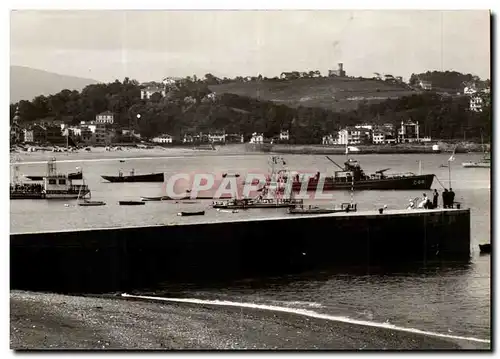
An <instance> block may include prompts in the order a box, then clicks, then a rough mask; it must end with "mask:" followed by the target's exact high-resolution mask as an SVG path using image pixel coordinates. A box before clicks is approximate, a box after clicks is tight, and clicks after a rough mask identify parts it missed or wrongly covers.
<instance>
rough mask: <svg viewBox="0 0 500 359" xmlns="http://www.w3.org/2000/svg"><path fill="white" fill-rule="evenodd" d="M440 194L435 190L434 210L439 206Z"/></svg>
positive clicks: (433, 198)
mask: <svg viewBox="0 0 500 359" xmlns="http://www.w3.org/2000/svg"><path fill="white" fill-rule="evenodd" d="M438 199H439V193H438V191H437V189H435V190H434V197H432V208H437V206H438Z"/></svg>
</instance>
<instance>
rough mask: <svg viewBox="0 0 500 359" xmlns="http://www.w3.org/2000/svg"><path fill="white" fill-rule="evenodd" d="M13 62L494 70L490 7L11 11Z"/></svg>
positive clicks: (202, 70)
mask: <svg viewBox="0 0 500 359" xmlns="http://www.w3.org/2000/svg"><path fill="white" fill-rule="evenodd" d="M10 19H11V26H10V29H11V33H10V46H11V52H10V61H11V65H19V66H28V67H32V68H37V69H41V70H46V71H50V72H56V73H60V74H65V75H72V76H78V77H85V78H91V79H94V80H98V81H104V82H108V81H114V80H115V79H120V80H122V79H123V78H125V77H129V78H132V79H137V80H138V81H140V82H145V81H151V80H156V81H161V79H163V78H164V77H166V76H192V75H194V74H195V75H197V76H198V77H204V75H205V74H206V73H212V74H214V75H215V76H218V77H224V76H227V77H235V76H257V75H258V74H262V75H263V76H267V77H274V76H279V74H280V73H281V72H283V71H294V70H296V71H310V70H320V71H321V72H322V73H324V74H326V73H327V72H328V69H336V68H337V63H339V62H342V63H343V64H344V69H345V71H346V72H347V75H350V76H369V77H371V76H373V73H375V72H377V73H380V74H391V75H393V76H402V77H403V78H404V79H408V78H409V76H410V75H411V73H419V72H425V71H428V70H439V71H441V70H442V71H446V70H450V71H451V70H455V71H459V72H463V73H472V74H475V75H478V76H480V77H481V78H483V79H486V78H490V14H489V12H488V11H486V10H448V11H437V10H411V11H410V10H397V11H396V10H395V11H387V10H371V11H359V10H356V11H347V10H312V11H292V10H282V11H269V10H261V11H248V10H245V11H244V10H239V11H209V10H191V11H179V10H177V11H176V10H171V11H153V10H131V11H125V10H109V11H106V10H88V11H76V10H68V11H51V10H42V11H32V10H21V11H12V12H11V16H10Z"/></svg>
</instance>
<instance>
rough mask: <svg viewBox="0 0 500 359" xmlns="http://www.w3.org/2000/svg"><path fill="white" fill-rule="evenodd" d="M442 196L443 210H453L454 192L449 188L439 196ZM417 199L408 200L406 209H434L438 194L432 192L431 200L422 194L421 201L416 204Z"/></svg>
mask: <svg viewBox="0 0 500 359" xmlns="http://www.w3.org/2000/svg"><path fill="white" fill-rule="evenodd" d="M441 196H442V202H443V208H453V204H454V203H455V192H453V189H452V188H451V187H450V189H449V190H448V189H447V188H445V189H444V191H443V193H442V194H441ZM417 200H418V199H410V204H409V206H408V209H415V208H424V209H434V208H438V205H439V203H438V201H439V192H438V190H437V189H435V190H434V192H433V194H432V200H431V199H430V198H429V197H428V196H427V194H426V193H424V194H423V196H422V200H421V201H420V202H418V204H417Z"/></svg>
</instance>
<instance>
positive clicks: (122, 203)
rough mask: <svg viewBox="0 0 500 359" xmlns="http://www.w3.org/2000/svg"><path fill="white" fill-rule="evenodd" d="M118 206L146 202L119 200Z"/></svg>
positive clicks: (136, 204)
mask: <svg viewBox="0 0 500 359" xmlns="http://www.w3.org/2000/svg"><path fill="white" fill-rule="evenodd" d="M118 203H119V204H120V206H140V205H144V204H146V202H142V201H119V202H118Z"/></svg>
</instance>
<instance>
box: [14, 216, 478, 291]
mask: <svg viewBox="0 0 500 359" xmlns="http://www.w3.org/2000/svg"><path fill="white" fill-rule="evenodd" d="M469 258H470V210H468V209H462V210H459V209H449V210H413V211H405V210H404V211H388V212H384V213H383V214H379V213H378V212H377V213H374V212H357V213H337V214H331V215H320V216H308V215H305V216H289V217H282V218H269V219H265V220H263V219H258V220H236V221H225V222H200V223H196V224H177V225H161V226H147V227H125V228H108V229H83V230H72V231H63V232H36V233H18V234H11V235H10V271H11V282H10V283H11V289H28V290H46V291H55V292H64V293H100V292H113V291H130V290H132V289H138V288H144V287H147V286H154V285H155V284H157V283H159V282H168V281H194V282H212V281H216V280H231V279H239V278H246V277H255V276H267V275H280V274H289V273H297V272H301V271H304V270H312V269H316V268H322V267H332V266H337V265H339V266H340V265H361V266H373V265H380V264H388V263H398V262H408V261H411V260H415V261H433V260H458V261H468V260H469Z"/></svg>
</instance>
